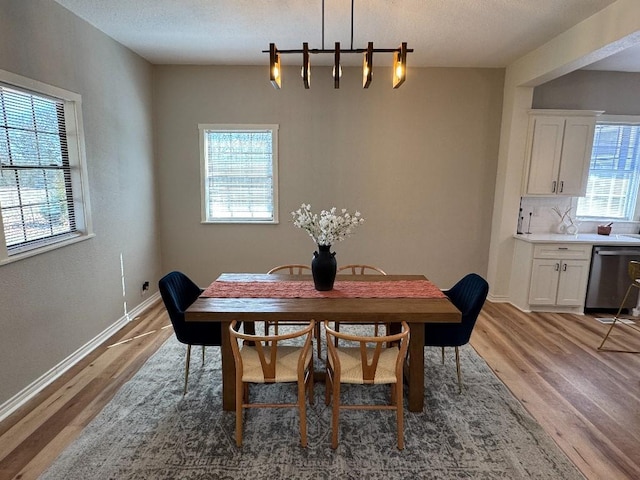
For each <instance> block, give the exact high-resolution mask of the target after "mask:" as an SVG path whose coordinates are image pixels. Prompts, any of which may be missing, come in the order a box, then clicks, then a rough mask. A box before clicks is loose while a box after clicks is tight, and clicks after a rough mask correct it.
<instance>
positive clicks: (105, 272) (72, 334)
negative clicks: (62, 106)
mask: <svg viewBox="0 0 640 480" xmlns="http://www.w3.org/2000/svg"><path fill="white" fill-rule="evenodd" d="M0 12H1V14H0V69H3V70H7V71H10V72H13V73H16V74H18V75H22V76H25V77H28V78H31V79H34V80H38V81H40V82H44V83H48V84H50V85H54V86H57V87H61V88H63V89H66V90H70V91H73V92H76V93H79V94H80V95H82V100H83V109H82V110H83V111H82V113H83V117H84V131H85V143H86V153H87V168H88V175H89V188H90V197H91V206H92V214H93V225H94V231H95V234H96V236H95V238H92V239H90V240H87V241H84V242H80V243H77V244H74V245H70V246H67V247H64V248H62V249H58V250H55V251H52V252H48V253H44V254H41V255H37V256H34V257H31V258H28V259H26V260H21V261H18V262H15V263H11V264H7V265H4V266H0V329H1V331H2V334H1V335H0V405H2V404H3V403H4V402H6V401H7V400H8V399H10V398H12V397H13V396H15V395H16V394H17V393H18V392H20V391H21V390H23V389H25V388H26V387H27V386H28V385H30V384H31V383H32V382H33V381H34V380H36V379H37V378H38V377H40V376H41V375H43V374H44V373H45V372H47V371H48V370H49V369H50V368H52V367H53V366H55V365H57V364H58V363H59V362H61V361H62V360H63V359H65V358H66V357H67V356H69V355H70V354H72V353H73V352H74V351H76V350H77V349H78V348H80V347H81V346H82V345H84V344H85V343H86V342H88V341H89V340H91V339H92V338H94V337H95V336H96V335H98V334H99V333H100V332H102V331H104V330H105V329H106V328H107V327H109V326H110V325H112V324H113V323H115V322H116V321H118V320H119V319H120V318H122V317H123V316H124V314H125V306H124V305H125V302H126V305H127V309H128V310H129V311H130V310H131V309H132V308H134V307H135V306H137V305H139V304H140V303H141V302H142V301H143V300H144V298H143V297H142V296H141V285H142V282H143V281H144V280H149V281H151V287H152V288H151V292H150V294H153V293H154V292H157V288H156V284H157V279H158V276H159V271H160V259H159V258H160V257H159V243H158V240H157V238H158V234H157V231H156V200H155V185H154V177H153V173H154V164H153V142H152V97H151V80H152V77H151V75H152V69H151V67H150V65H149V64H148V63H146V62H145V61H143V60H141V59H140V58H139V57H138V56H136V55H134V54H133V53H131V52H130V51H129V50H126V49H125V48H123V47H122V46H121V45H120V44H118V43H116V42H114V41H113V40H111V39H109V38H108V37H106V36H105V35H103V34H102V33H100V32H99V31H98V30H96V29H94V28H93V27H91V26H90V25H89V24H87V23H86V22H84V21H82V20H80V19H78V18H77V17H75V16H74V15H72V14H70V13H69V12H68V11H67V10H66V9H64V8H62V7H61V6H60V5H59V4H57V3H55V2H53V1H50V0H42V1H34V0H27V1H15V0H0ZM121 255H122V258H123V261H124V273H125V287H126V295H123V288H122V281H121V269H120V256H121Z"/></svg>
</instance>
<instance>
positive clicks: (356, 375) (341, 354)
mask: <svg viewBox="0 0 640 480" xmlns="http://www.w3.org/2000/svg"><path fill="white" fill-rule="evenodd" d="M373 352H374V350H373V349H372V348H370V349H367V363H369V364H370V363H371V359H372V358H373ZM336 353H337V355H338V359H339V361H340V381H341V382H342V383H357V384H359V385H364V384H365V383H368V384H376V385H380V384H387V383H396V382H397V381H398V379H397V378H396V360H397V358H398V354H399V353H400V350H399V349H398V347H391V348H384V349H382V353H380V359H379V360H378V368H377V369H376V375H375V378H374V380H373V382H369V381H367V382H365V381H364V380H363V371H362V357H361V354H360V348H359V347H342V348H339V349H337V350H336ZM329 362H330V363H331V366H332V367H333V361H332V359H331V357H329Z"/></svg>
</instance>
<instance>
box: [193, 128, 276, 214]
mask: <svg viewBox="0 0 640 480" xmlns="http://www.w3.org/2000/svg"><path fill="white" fill-rule="evenodd" d="M200 131H201V139H202V153H203V166H202V170H203V183H204V188H203V192H204V195H203V207H204V208H203V221H205V222H222V223H231V222H237V223H275V222H276V221H277V213H276V212H277V209H276V191H277V190H276V186H277V183H276V179H277V175H276V173H277V168H276V165H277V162H276V159H277V153H276V152H277V126H273V125H271V126H257V125H256V126H245V127H242V126H215V125H209V126H200Z"/></svg>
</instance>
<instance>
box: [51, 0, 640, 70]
mask: <svg viewBox="0 0 640 480" xmlns="http://www.w3.org/2000/svg"><path fill="white" fill-rule="evenodd" d="M56 1H57V2H58V3H59V4H61V5H63V6H64V7H66V8H67V9H69V10H71V11H72V12H74V13H75V14H76V15H78V16H79V17H81V18H83V19H85V20H86V21H88V22H89V23H91V24H92V25H94V26H95V27H97V28H98V29H100V30H102V31H103V32H105V33H106V34H107V35H109V36H111V37H112V38H114V39H115V40H117V41H118V42H120V43H122V44H123V45H125V46H127V47H128V48H130V49H131V50H133V51H135V52H137V53H138V54H139V55H141V56H142V57H144V58H146V59H147V60H149V61H150V62H152V63H154V64H198V65H210V64H216V65H259V64H264V62H265V61H266V59H267V54H265V53H262V50H265V49H268V47H269V43H270V42H274V43H275V44H276V45H277V47H278V48H279V49H300V48H302V42H309V46H310V48H322V47H323V45H322V41H323V38H322V33H323V31H322V0H304V1H303V0H297V1H296V0H281V1H277V0H179V1H178V0H109V1H105V0H100V1H97V0H56ZM639 1H640V0H639ZM613 2H614V0H357V1H355V3H354V5H355V7H354V15H353V47H354V48H362V47H365V46H366V43H367V42H369V41H373V42H374V47H375V48H395V47H397V46H399V45H400V43H401V42H407V43H408V47H409V48H413V49H414V53H412V54H410V56H409V62H410V63H409V64H410V65H416V66H453V67H505V66H507V65H508V64H510V63H511V62H513V61H514V60H515V59H517V58H519V57H520V56H522V55H524V54H526V53H527V52H529V51H531V50H533V49H535V48H537V47H538V46H540V45H542V44H544V43H545V42H547V41H548V40H549V39H551V38H553V37H555V36H556V35H558V34H559V33H561V32H563V31H564V30H566V29H568V28H570V27H571V26H573V25H575V24H576V23H579V22H580V21H582V20H584V19H585V18H588V17H589V16H591V15H593V14H594V13H596V12H598V11H599V10H601V9H603V8H605V7H607V6H608V5H609V4H611V3H613ZM351 3H352V2H351V1H349V0H325V3H324V4H325V6H324V12H325V26H324V46H325V47H326V48H327V49H329V48H333V45H334V42H337V41H339V42H341V47H342V48H343V49H344V48H350V47H351V46H352V45H351V18H352V17H351ZM621 55H624V53H623V54H621ZM384 57H388V58H384ZM390 57H391V56H390V55H379V56H376V57H375V58H376V60H375V62H376V64H383V65H385V64H390V63H391V58H390ZM636 58H638V57H637V56H635V57H633V64H634V65H635V64H637V65H640V61H636V60H635V59H636ZM342 60H343V62H342V63H343V64H344V65H358V64H360V63H361V61H362V60H361V57H360V55H346V56H343V59H342ZM312 61H313V63H314V64H325V65H329V64H331V62H332V57H331V55H315V56H313V60H312ZM612 61H613V60H612V59H609V65H608V66H607V68H610V69H620V70H625V69H626V70H629V69H630V68H631V70H636V69H635V68H632V67H629V66H628V65H627V67H626V68H625V67H624V66H620V65H619V64H616V63H613V64H612V63H611V62H612ZM282 62H283V64H285V65H286V64H287V63H291V64H293V63H296V64H297V63H299V62H300V59H298V58H297V56H296V57H294V56H285V57H283V59H282ZM636 71H637V70H636Z"/></svg>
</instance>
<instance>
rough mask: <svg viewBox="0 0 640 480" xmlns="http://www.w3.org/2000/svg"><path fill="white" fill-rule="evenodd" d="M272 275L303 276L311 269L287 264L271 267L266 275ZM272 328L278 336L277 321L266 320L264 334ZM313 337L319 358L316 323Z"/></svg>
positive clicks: (298, 323)
mask: <svg viewBox="0 0 640 480" xmlns="http://www.w3.org/2000/svg"><path fill="white" fill-rule="evenodd" d="M273 273H280V274H286V275H304V274H308V275H310V274H311V267H309V266H308V265H303V264H300V263H289V264H285V265H278V266H277V267H273V268H272V269H271V270H269V271H268V272H267V274H268V275H271V274H273ZM287 325H294V326H295V325H297V326H301V325H307V324H306V323H300V322H287ZM271 326H273V328H274V331H275V332H276V335H277V334H278V321H277V320H275V321H271V320H266V321H265V322H264V328H265V333H266V334H268V333H269V330H270V327H271ZM314 336H315V337H316V349H317V352H318V358H320V357H321V352H322V334H321V332H320V323H319V322H318V323H316V330H315V332H314Z"/></svg>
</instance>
